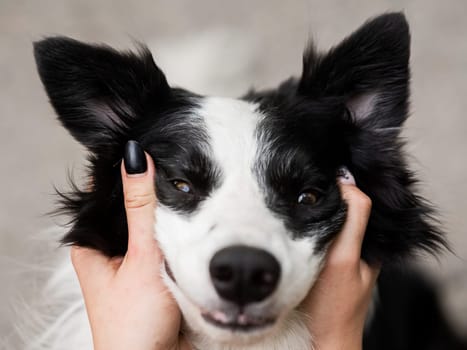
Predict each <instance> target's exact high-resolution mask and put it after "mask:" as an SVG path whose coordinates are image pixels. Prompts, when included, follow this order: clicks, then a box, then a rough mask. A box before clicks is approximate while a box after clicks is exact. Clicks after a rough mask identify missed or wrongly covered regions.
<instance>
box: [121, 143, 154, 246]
mask: <svg viewBox="0 0 467 350" xmlns="http://www.w3.org/2000/svg"><path fill="white" fill-rule="evenodd" d="M121 171H122V183H123V195H124V202H125V211H126V217H127V222H128V252H129V253H130V255H131V252H138V251H141V250H144V249H145V248H147V247H152V246H154V242H155V239H154V222H155V209H156V194H155V189H154V164H153V162H152V159H151V157H150V156H149V155H148V154H146V153H145V152H144V151H143V149H142V148H141V146H140V145H139V143H137V142H136V141H128V143H127V144H126V146H125V155H124V159H123V164H122V168H121Z"/></svg>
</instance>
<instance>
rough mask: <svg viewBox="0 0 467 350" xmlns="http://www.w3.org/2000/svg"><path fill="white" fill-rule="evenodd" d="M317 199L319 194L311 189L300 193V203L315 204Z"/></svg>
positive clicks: (298, 200)
mask: <svg viewBox="0 0 467 350" xmlns="http://www.w3.org/2000/svg"><path fill="white" fill-rule="evenodd" d="M317 201H318V195H317V194H316V193H314V192H311V191H306V192H302V193H300V195H299V196H298V199H297V202H298V204H303V205H313V204H316V202H317Z"/></svg>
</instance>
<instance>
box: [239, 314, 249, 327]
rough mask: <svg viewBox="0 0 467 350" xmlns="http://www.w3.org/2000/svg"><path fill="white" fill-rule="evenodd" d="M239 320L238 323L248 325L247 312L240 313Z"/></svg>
mask: <svg viewBox="0 0 467 350" xmlns="http://www.w3.org/2000/svg"><path fill="white" fill-rule="evenodd" d="M237 322H238V324H241V325H246V324H247V323H248V319H247V317H246V315H245V314H241V315H238V318H237Z"/></svg>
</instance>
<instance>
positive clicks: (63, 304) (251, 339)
mask: <svg viewBox="0 0 467 350" xmlns="http://www.w3.org/2000/svg"><path fill="white" fill-rule="evenodd" d="M192 113H193V115H194V116H196V117H197V120H200V119H201V120H202V121H203V123H204V124H205V126H206V129H207V134H208V135H209V138H210V139H209V149H206V152H207V153H209V154H208V156H209V157H211V158H212V159H214V161H215V162H216V163H217V165H218V166H219V168H220V170H221V180H220V186H219V187H218V188H216V189H215V190H214V191H213V193H211V195H210V197H209V198H208V199H206V200H205V201H204V202H203V203H202V205H201V207H200V208H199V209H198V210H197V211H196V212H195V213H194V214H193V215H191V216H184V215H180V214H178V213H176V212H174V211H172V210H170V209H169V208H167V207H164V206H163V205H160V206H159V207H158V208H157V211H156V215H157V220H156V221H157V224H156V232H157V239H158V241H159V243H160V246H161V248H162V250H163V252H164V254H165V256H166V259H167V261H168V262H169V264H170V267H171V269H172V271H173V273H174V275H175V278H176V280H177V283H176V284H175V283H174V282H173V281H172V280H171V279H170V278H169V277H168V276H167V275H166V274H165V270H164V271H163V272H162V273H163V274H164V280H165V281H166V283H167V284H168V286H169V288H170V290H171V291H172V293H173V294H174V296H175V298H176V300H177V302H178V303H179V305H180V308H181V310H182V312H183V315H184V319H185V326H186V327H187V334H188V335H189V337H190V340H191V342H192V344H193V345H194V346H195V347H196V348H197V349H201V350H208V349H209V350H241V349H243V350H266V349H268V350H274V349H277V350H279V349H280V350H282V349H292V350H306V349H310V348H311V339H310V334H309V332H308V330H307V328H306V327H305V324H304V321H305V319H306V315H303V314H302V313H301V312H300V311H297V310H296V308H297V306H298V304H299V303H300V302H301V300H302V299H303V298H304V297H305V295H306V293H307V292H308V290H309V288H310V286H311V285H312V283H313V281H314V280H315V278H316V275H317V273H318V270H319V266H320V263H321V261H322V256H317V255H316V254H314V253H313V251H314V247H315V241H314V239H312V238H304V239H300V240H293V239H292V235H291V234H290V233H289V232H288V231H287V229H286V227H285V226H284V223H283V222H282V220H280V219H279V218H278V217H277V216H276V215H274V214H273V213H272V212H271V210H270V209H268V208H267V206H266V204H265V201H264V195H263V193H262V192H261V189H260V186H259V184H258V179H257V178H256V177H255V175H254V172H253V165H254V164H255V162H257V160H258V158H261V157H268V154H267V153H268V152H269V151H268V147H265V145H258V142H261V138H258V137H257V136H258V135H257V130H256V128H257V125H258V122H259V121H261V119H262V115H261V114H260V113H259V112H257V110H256V106H255V105H253V104H250V103H246V102H243V101H239V100H233V99H224V98H206V99H205V100H204V102H203V103H202V105H201V106H200V107H199V108H198V109H196V110H194V111H192ZM258 140H260V141H258ZM239 244H242V245H248V246H252V247H256V248H260V249H263V250H266V251H268V252H269V253H270V254H272V255H273V256H274V257H275V258H276V259H277V260H278V262H279V263H280V266H281V270H282V272H281V280H280V282H279V285H278V287H277V289H276V290H275V292H274V293H273V294H272V296H270V297H269V298H267V299H266V300H264V301H262V302H259V303H256V304H252V305H250V306H247V311H250V312H253V313H256V314H268V315H270V316H275V317H277V322H276V324H274V325H273V326H271V327H269V328H267V329H264V330H259V331H253V332H247V333H241V332H240V333H238V332H230V331H228V330H225V329H220V328H218V327H215V326H213V325H211V324H208V323H207V322H206V321H205V320H204V319H203V318H202V317H201V310H209V311H217V310H223V309H224V308H225V307H226V305H225V303H224V302H223V301H222V300H221V299H220V298H219V296H218V295H217V293H216V291H215V289H214V288H213V286H212V284H211V280H210V276H209V262H210V260H211V258H212V257H213V255H214V254H215V253H216V252H217V251H219V250H220V249H222V248H225V247H228V246H230V245H239ZM42 296H43V299H44V301H45V304H46V305H50V306H51V307H50V308H46V310H45V312H50V313H49V315H48V317H47V322H46V325H45V327H44V328H43V330H42V333H41V334H40V336H39V337H38V338H37V339H36V338H32V339H30V342H29V346H28V347H26V349H49V350H58V349H67V350H75V349H76V350H78V349H79V350H82V349H91V348H92V344H91V337H90V333H89V326H88V322H87V318H86V314H85V310H84V305H83V302H82V299H81V295H80V291H79V286H78V284H77V282H76V278H75V277H74V272H73V270H72V268H71V265H70V263H69V262H68V261H67V262H65V263H63V265H62V266H61V267H59V268H58V269H57V270H56V273H55V274H54V276H52V278H51V280H50V282H49V284H48V285H47V287H46V289H45V290H44V293H43V295H42ZM42 326H44V325H42ZM135 331H138V330H135Z"/></svg>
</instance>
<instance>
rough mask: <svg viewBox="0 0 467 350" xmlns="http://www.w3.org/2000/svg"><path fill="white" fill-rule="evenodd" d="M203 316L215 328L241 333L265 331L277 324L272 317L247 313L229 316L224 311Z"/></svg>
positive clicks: (207, 312) (204, 312) (206, 313)
mask: <svg viewBox="0 0 467 350" xmlns="http://www.w3.org/2000/svg"><path fill="white" fill-rule="evenodd" d="M201 316H202V317H203V319H204V320H205V321H206V322H208V323H209V324H211V325H213V326H216V327H219V328H222V329H226V330H230V331H240V332H252V331H256V330H259V329H264V328H267V327H270V326H272V325H273V324H274V323H275V322H276V319H275V318H272V317H257V316H252V315H248V314H246V313H237V314H236V315H227V314H226V313H224V312H222V311H203V312H202V313H201Z"/></svg>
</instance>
